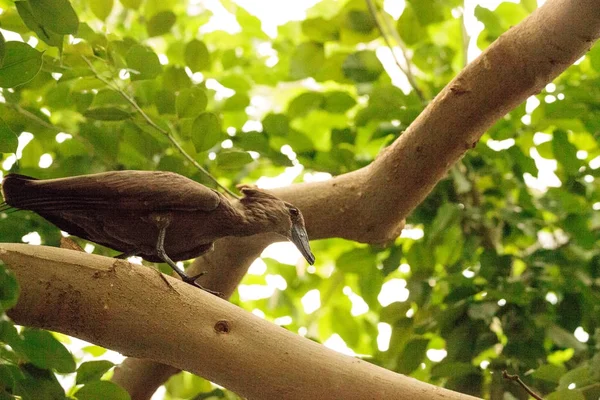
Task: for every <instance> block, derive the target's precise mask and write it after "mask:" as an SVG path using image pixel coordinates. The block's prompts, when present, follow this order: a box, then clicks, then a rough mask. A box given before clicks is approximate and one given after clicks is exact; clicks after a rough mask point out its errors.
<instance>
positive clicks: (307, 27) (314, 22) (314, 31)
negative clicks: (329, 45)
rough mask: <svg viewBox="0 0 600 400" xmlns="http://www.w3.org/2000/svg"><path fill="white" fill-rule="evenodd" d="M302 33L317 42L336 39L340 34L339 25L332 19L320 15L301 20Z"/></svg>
mask: <svg viewBox="0 0 600 400" xmlns="http://www.w3.org/2000/svg"><path fill="white" fill-rule="evenodd" d="M302 33H304V35H306V36H307V37H308V38H309V39H310V40H313V41H315V42H319V43H324V42H328V41H333V40H338V39H339V36H340V30H339V26H338V25H337V24H336V23H335V22H334V21H332V20H327V19H325V18H322V17H318V18H308V19H305V20H304V21H302Z"/></svg>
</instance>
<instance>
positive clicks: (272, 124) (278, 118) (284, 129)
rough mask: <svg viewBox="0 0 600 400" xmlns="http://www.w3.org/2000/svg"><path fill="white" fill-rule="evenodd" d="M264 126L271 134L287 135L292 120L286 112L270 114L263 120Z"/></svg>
mask: <svg viewBox="0 0 600 400" xmlns="http://www.w3.org/2000/svg"><path fill="white" fill-rule="evenodd" d="M262 126H263V130H264V131H265V132H266V133H268V134H269V135H274V136H285V135H287V134H288V132H289V131H290V120H289V118H288V117H287V115H285V114H268V115H267V116H266V117H265V119H263V120H262Z"/></svg>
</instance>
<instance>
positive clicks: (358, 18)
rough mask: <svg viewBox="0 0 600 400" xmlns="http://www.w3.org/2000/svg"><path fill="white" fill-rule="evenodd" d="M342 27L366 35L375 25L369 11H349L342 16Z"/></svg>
mask: <svg viewBox="0 0 600 400" xmlns="http://www.w3.org/2000/svg"><path fill="white" fill-rule="evenodd" d="M344 26H345V27H346V28H348V29H350V30H353V31H356V32H359V33H361V34H367V33H369V32H371V31H372V30H373V29H375V27H376V26H377V25H376V24H375V20H374V19H373V16H372V15H371V13H370V12H369V11H363V10H350V11H348V12H347V13H345V14H344Z"/></svg>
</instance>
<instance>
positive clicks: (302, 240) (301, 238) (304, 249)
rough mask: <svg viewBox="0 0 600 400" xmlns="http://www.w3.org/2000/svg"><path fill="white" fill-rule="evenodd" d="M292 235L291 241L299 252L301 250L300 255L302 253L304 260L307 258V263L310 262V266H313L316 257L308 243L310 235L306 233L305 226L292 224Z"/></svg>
mask: <svg viewBox="0 0 600 400" xmlns="http://www.w3.org/2000/svg"><path fill="white" fill-rule="evenodd" d="M291 233H292V235H291V237H290V240H291V241H292V243H294V244H295V245H296V247H297V248H298V250H300V253H302V255H303V256H304V258H306V261H308V263H309V264H310V265H313V264H314V263H315V256H314V255H313V253H312V252H311V251H310V244H309V242H308V234H307V233H306V228H304V226H302V225H300V224H297V223H295V224H292V232H291Z"/></svg>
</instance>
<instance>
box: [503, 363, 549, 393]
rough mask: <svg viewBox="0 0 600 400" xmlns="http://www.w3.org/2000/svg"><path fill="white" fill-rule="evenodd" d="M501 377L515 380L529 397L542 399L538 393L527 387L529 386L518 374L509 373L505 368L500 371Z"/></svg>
mask: <svg viewBox="0 0 600 400" xmlns="http://www.w3.org/2000/svg"><path fill="white" fill-rule="evenodd" d="M502 377H503V378H504V379H506V380H509V381H513V382H517V383H518V384H519V385H520V386H521V387H522V388H523V389H525V391H526V392H527V393H529V395H530V396H531V397H533V398H534V399H536V400H544V399H543V398H542V397H541V396H540V395H538V394H537V393H535V392H534V391H533V390H531V389H529V387H528V386H527V385H526V384H525V382H523V381H522V380H521V378H519V375H510V374H509V373H508V372H506V370H504V371H502Z"/></svg>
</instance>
